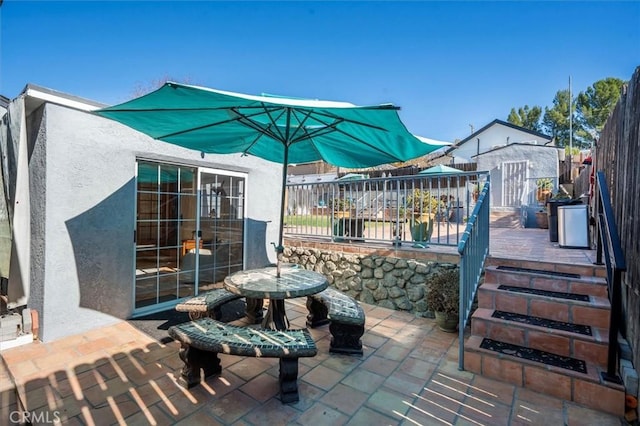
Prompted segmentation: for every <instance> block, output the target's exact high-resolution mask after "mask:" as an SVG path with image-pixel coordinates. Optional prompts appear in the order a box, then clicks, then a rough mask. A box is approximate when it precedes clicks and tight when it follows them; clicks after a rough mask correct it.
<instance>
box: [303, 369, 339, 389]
mask: <svg viewBox="0 0 640 426" xmlns="http://www.w3.org/2000/svg"><path fill="white" fill-rule="evenodd" d="M298 377H299V380H304V381H306V382H308V383H310V384H312V385H313V386H316V387H319V388H320V389H324V390H327V391H328V390H329V389H331V388H332V387H334V386H335V385H336V383H338V382H340V381H341V380H342V378H343V377H344V376H343V375H342V374H341V373H339V372H338V371H335V370H332V369H330V368H327V367H325V366H322V365H319V366H317V367H316V368H314V369H312V370H311V371H309V372H308V373H307V374H305V375H303V376H302V377H300V376H298Z"/></svg>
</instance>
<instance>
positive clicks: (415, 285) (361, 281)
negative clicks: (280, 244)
mask: <svg viewBox="0 0 640 426" xmlns="http://www.w3.org/2000/svg"><path fill="white" fill-rule="evenodd" d="M282 261H283V262H289V263H295V264H298V265H300V266H302V267H304V268H305V269H309V270H312V271H316V272H319V273H321V274H323V275H325V276H326V277H327V279H328V280H329V284H330V285H331V286H333V287H335V288H336V289H338V290H340V291H342V292H344V293H346V294H348V295H349V296H351V297H353V298H354V299H356V300H359V301H361V302H364V303H368V304H371V305H378V306H382V307H384V308H390V309H396V310H400V311H407V312H412V313H414V314H415V315H416V316H420V317H429V318H433V312H432V311H431V310H430V309H429V306H428V304H427V301H426V290H427V289H428V286H429V280H430V277H431V276H433V275H434V274H437V273H439V272H440V271H442V270H445V269H454V268H457V267H458V265H457V264H455V263H448V262H436V261H432V260H422V259H415V258H404V257H393V256H387V255H378V254H373V253H370V254H363V253H357V254H354V253H344V252H338V251H333V250H328V249H323V248H305V247H286V248H285V250H284V253H283V256H282Z"/></svg>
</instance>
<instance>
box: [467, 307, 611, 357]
mask: <svg viewBox="0 0 640 426" xmlns="http://www.w3.org/2000/svg"><path fill="white" fill-rule="evenodd" d="M494 312H496V311H495V310H493V309H483V308H479V309H476V311H475V312H474V314H473V316H472V317H471V334H474V335H477V336H481V337H488V338H490V339H493V340H499V341H501V342H507V343H511V344H514V345H519V346H525V347H528V348H532V349H537V350H541V351H545V352H550V353H553V354H556V355H561V356H567V357H572V358H579V359H582V360H585V361H586V362H588V363H591V364H595V365H598V366H600V367H602V368H606V366H607V357H608V352H607V351H608V348H609V346H608V343H609V335H608V330H606V329H603V328H597V327H591V330H590V332H591V334H590V335H585V334H581V333H578V332H572V331H567V330H561V329H557V328H552V326H553V325H554V324H553V323H549V324H548V326H542V325H536V324H534V323H532V322H535V321H536V318H535V317H527V319H529V320H531V322H519V321H514V320H510V319H503V318H496V317H494V316H493V314H494ZM542 323H544V321H542ZM581 328H584V327H581Z"/></svg>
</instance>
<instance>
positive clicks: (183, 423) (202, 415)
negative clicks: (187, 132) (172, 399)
mask: <svg viewBox="0 0 640 426" xmlns="http://www.w3.org/2000/svg"><path fill="white" fill-rule="evenodd" d="M173 425H174V426H193V425H210V426H224V425H223V423H220V422H219V421H217V420H216V419H214V418H213V417H212V416H211V415H210V414H209V413H207V412H206V410H198V411H196V412H195V413H193V414H191V415H190V416H189V417H186V418H184V419H182V420H180V421H179V422H177V423H173Z"/></svg>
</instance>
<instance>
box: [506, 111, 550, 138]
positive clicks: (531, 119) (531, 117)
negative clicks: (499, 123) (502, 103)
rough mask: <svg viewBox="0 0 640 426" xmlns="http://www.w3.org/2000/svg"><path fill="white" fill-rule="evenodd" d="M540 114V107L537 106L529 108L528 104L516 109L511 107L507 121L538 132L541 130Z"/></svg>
mask: <svg viewBox="0 0 640 426" xmlns="http://www.w3.org/2000/svg"><path fill="white" fill-rule="evenodd" d="M541 115H542V108H540V107H539V106H534V107H532V108H529V105H525V106H524V107H520V108H518V110H517V111H516V109H515V108H511V112H510V113H509V116H508V117H507V121H508V122H509V123H511V124H515V125H516V126H520V127H524V128H525V129H529V130H533V131H536V132H539V131H540V130H541V126H540V116H541Z"/></svg>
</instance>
